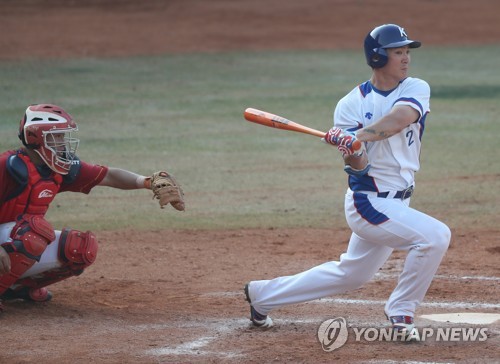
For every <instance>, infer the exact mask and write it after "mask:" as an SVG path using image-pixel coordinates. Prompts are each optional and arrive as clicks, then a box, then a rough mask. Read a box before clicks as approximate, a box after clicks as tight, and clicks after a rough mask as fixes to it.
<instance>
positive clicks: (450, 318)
mask: <svg viewBox="0 0 500 364" xmlns="http://www.w3.org/2000/svg"><path fill="white" fill-rule="evenodd" d="M420 317H422V318H425V319H428V320H433V321H439V322H451V323H455V324H476V325H487V324H492V323H494V322H495V321H497V320H500V314H498V313H475V312H471V313H468V312H460V313H444V314H436V315H421V316H420Z"/></svg>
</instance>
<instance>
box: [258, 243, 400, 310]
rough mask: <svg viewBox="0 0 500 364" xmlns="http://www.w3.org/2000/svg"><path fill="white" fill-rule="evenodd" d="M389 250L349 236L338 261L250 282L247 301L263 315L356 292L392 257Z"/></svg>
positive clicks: (390, 249)
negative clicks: (287, 274) (291, 306)
mask: <svg viewBox="0 0 500 364" xmlns="http://www.w3.org/2000/svg"><path fill="white" fill-rule="evenodd" d="M391 253H392V248H390V247H387V246H382V245H376V244H372V243H369V242H367V241H365V240H364V239H362V238H360V237H359V236H357V235H356V234H352V235H351V239H350V241H349V246H348V248H347V251H346V252H345V253H344V254H342V255H341V256H340V261H339V262H336V261H332V262H328V263H324V264H322V265H319V266H317V267H314V268H312V269H309V270H307V271H305V272H302V273H299V274H296V275H293V276H285V277H279V278H275V279H272V280H261V281H252V282H250V284H249V292H248V293H249V298H250V301H251V304H252V306H253V307H254V308H255V310H257V312H259V313H260V314H262V315H267V314H268V313H269V312H270V311H271V310H273V309H276V308H279V307H281V306H284V305H289V304H294V303H300V302H306V301H311V300H314V299H318V298H322V297H327V296H331V295H335V294H339V293H344V292H347V291H350V290H353V289H357V288H359V287H361V286H362V285H363V284H365V283H366V282H367V281H369V280H370V279H371V278H372V277H373V276H374V275H375V273H377V271H378V270H379V269H380V267H381V266H382V265H383V264H384V262H385V261H386V260H387V258H388V257H389V256H390V255H391Z"/></svg>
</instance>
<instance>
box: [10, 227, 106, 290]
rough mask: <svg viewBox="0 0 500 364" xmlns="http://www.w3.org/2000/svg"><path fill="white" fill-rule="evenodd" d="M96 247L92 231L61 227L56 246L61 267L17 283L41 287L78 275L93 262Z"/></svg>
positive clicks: (95, 239)
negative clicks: (57, 246) (57, 245)
mask: <svg viewBox="0 0 500 364" xmlns="http://www.w3.org/2000/svg"><path fill="white" fill-rule="evenodd" d="M97 249H98V244H97V238H96V236H95V235H94V233H92V232H90V231H87V232H81V231H78V230H72V229H67V228H66V229H63V231H62V232H61V236H60V237H59V248H58V257H59V260H60V261H61V263H62V265H61V267H59V268H56V269H51V270H48V271H45V272H42V273H40V274H36V275H34V276H29V277H26V278H23V279H21V280H20V281H19V282H17V283H18V284H19V286H21V287H30V288H42V287H45V286H48V285H50V284H54V283H56V282H59V281H62V280H63V279H67V278H69V277H72V276H78V275H80V274H82V273H83V271H84V269H85V268H87V267H88V266H90V265H91V264H92V263H94V261H95V259H96V257H97Z"/></svg>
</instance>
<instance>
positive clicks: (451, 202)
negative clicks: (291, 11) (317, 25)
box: [0, 46, 500, 231]
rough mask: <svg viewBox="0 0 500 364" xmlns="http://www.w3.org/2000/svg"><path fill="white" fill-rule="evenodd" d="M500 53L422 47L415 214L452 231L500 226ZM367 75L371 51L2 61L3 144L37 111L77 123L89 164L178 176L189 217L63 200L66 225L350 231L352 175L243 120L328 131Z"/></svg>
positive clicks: (291, 136) (137, 205) (121, 194)
mask: <svg viewBox="0 0 500 364" xmlns="http://www.w3.org/2000/svg"><path fill="white" fill-rule="evenodd" d="M499 58H500V47H499V46H487V47H460V48H443V47H439V48H432V47H426V48H425V49H422V50H417V51H414V53H413V65H412V72H411V73H412V75H413V76H415V77H419V78H423V79H425V80H426V81H428V82H429V84H430V85H431V89H432V98H431V110H432V111H431V115H430V117H429V118H428V122H427V125H426V132H425V134H424V141H423V151H422V155H421V161H422V169H421V171H420V172H419V173H418V174H417V192H416V194H415V197H414V198H413V201H412V206H413V207H415V208H417V209H420V210H422V211H424V212H426V213H429V214H431V215H433V216H435V217H437V218H439V219H441V220H443V221H445V222H446V223H447V224H449V225H450V226H451V227H464V228H467V227H468V226H474V225H481V226H483V227H485V228H492V229H498V217H497V216H498V209H499V208H498V206H499V202H500V198H499V192H500V161H499V159H498V155H500V146H499V143H498V139H499V135H500V125H499V123H498V121H497V118H498V115H499V114H500V106H499V105H498V98H499V96H500V74H499V73H498V72H497V60H498V59H499ZM369 76H370V70H369V68H368V67H367V66H366V65H365V63H364V57H363V54H362V53H361V52H356V51H282V52H269V51H266V52H241V53H228V52H226V53H218V54H203V55H198V54H191V55H172V56H157V57H135V58H128V59H105V60H100V59H99V60H98V59H81V60H66V61H24V62H1V63H0V79H1V80H2V82H1V88H0V115H1V120H0V143H1V146H2V150H6V149H11V148H16V147H17V146H18V145H19V141H18V139H17V136H16V135H17V128H18V121H19V119H20V118H21V116H22V115H23V112H24V110H25V108H26V106H27V105H29V104H31V103H41V102H49V103H55V104H58V105H60V106H62V107H64V108H65V109H66V110H67V111H68V112H69V113H70V114H72V115H73V117H74V118H75V119H76V120H77V122H78V124H79V127H80V132H79V137H80V139H81V143H80V149H79V153H78V154H79V156H80V158H81V159H83V160H85V161H88V162H91V163H98V164H105V165H111V166H115V167H120V168H125V169H129V170H132V171H136V172H138V173H142V174H145V175H147V174H150V173H151V172H153V171H156V170H159V169H166V170H168V171H170V172H171V173H173V174H174V175H175V176H176V177H177V179H178V180H179V182H180V183H181V184H182V186H183V187H184V190H185V193H186V201H187V210H186V212H184V213H177V212H175V211H174V210H173V209H171V208H168V209H166V210H164V211H161V210H160V209H159V207H158V206H157V204H156V202H155V201H152V200H150V196H151V193H150V192H149V191H145V190H141V191H119V190H113V189H110V188H105V187H104V188H96V189H94V190H93V191H92V192H91V194H90V195H89V196H84V195H81V194H72V193H64V194H61V195H59V196H58V197H57V198H56V201H55V202H54V204H53V206H52V208H51V210H49V214H48V217H49V219H50V220H51V221H52V222H53V223H54V226H55V227H56V228H62V227H63V226H71V227H74V228H78V229H82V230H83V229H92V230H95V231H97V230H108V229H120V228H124V227H131V228H135V229H170V228H174V229H211V228H215V229H219V228H251V227H331V226H335V227H344V226H345V227H346V226H347V225H346V223H345V220H344V213H343V195H344V191H345V189H346V175H345V173H344V172H343V171H342V163H341V159H340V156H339V155H338V153H337V152H336V150H335V149H334V148H330V147H328V146H326V145H324V144H322V143H320V142H319V140H318V139H316V138H315V137H312V136H308V135H303V134H297V133H292V132H286V131H278V130H273V129H269V128H265V127H262V126H258V125H255V124H251V123H248V122H246V121H245V120H244V119H243V111H244V109H245V108H247V107H256V108H260V109H264V110H267V111H270V112H274V113H276V114H279V115H282V116H285V117H287V118H290V119H292V120H296V121H298V122H301V123H303V124H306V125H309V126H311V127H313V128H316V129H320V130H325V131H326V130H328V129H329V128H330V127H331V125H332V112H333V109H334V107H335V104H336V102H337V100H338V99H339V98H341V97H342V96H343V95H344V94H346V93H347V92H349V91H350V90H351V89H352V88H353V87H354V86H356V84H358V83H361V82H364V81H365V80H366V79H367V78H368V77H369Z"/></svg>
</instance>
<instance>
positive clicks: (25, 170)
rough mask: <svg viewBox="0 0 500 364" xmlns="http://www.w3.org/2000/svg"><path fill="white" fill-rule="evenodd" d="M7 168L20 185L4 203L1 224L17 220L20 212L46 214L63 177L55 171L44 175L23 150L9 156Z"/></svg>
mask: <svg viewBox="0 0 500 364" xmlns="http://www.w3.org/2000/svg"><path fill="white" fill-rule="evenodd" d="M7 170H8V172H9V174H10V175H11V176H12V177H13V178H14V179H15V180H16V182H17V183H18V185H19V187H18V189H17V190H16V191H15V192H14V194H13V195H14V196H12V197H9V198H8V199H7V201H5V202H4V203H3V204H2V209H1V211H0V224H3V223H6V222H11V221H15V220H16V217H17V216H18V215H20V214H32V215H41V216H44V215H45V213H46V212H47V210H48V208H49V205H50V203H51V202H52V201H53V200H54V198H55V197H56V194H57V192H58V191H59V188H60V187H61V183H62V181H63V177H62V176H61V175H60V174H57V173H55V172H51V173H50V175H48V176H47V177H42V176H41V175H40V173H39V172H38V170H37V168H36V166H35V165H34V164H33V163H32V162H31V160H30V159H29V158H28V156H26V155H25V154H23V153H21V152H18V153H17V154H13V155H11V156H10V157H9V158H8V160H7Z"/></svg>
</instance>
